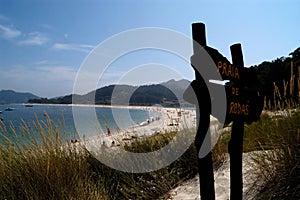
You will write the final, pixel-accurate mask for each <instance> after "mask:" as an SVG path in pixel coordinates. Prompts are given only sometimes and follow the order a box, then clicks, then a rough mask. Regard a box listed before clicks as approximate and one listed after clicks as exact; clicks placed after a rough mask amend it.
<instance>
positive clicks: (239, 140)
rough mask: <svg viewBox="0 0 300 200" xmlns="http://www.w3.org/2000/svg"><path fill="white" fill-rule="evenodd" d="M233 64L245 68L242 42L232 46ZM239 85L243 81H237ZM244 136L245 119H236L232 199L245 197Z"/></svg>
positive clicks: (232, 141) (231, 144)
mask: <svg viewBox="0 0 300 200" xmlns="http://www.w3.org/2000/svg"><path fill="white" fill-rule="evenodd" d="M230 50H231V57H232V64H233V65H234V66H236V67H238V68H239V69H241V70H240V71H242V68H244V61H243V54H242V48H241V45H240V44H235V45H232V46H231V47H230ZM237 84H238V85H239V84H241V83H237ZM243 137H244V121H243V120H237V119H236V120H234V121H233V124H232V131H231V139H230V142H229V145H228V152H229V154H230V199H231V200H242V199H243V173H242V159H243Z"/></svg>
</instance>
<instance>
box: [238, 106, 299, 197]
mask: <svg viewBox="0 0 300 200" xmlns="http://www.w3.org/2000/svg"><path fill="white" fill-rule="evenodd" d="M244 150H245V151H256V153H255V154H254V155H253V156H252V161H253V163H254V165H255V172H256V173H257V177H260V179H261V181H262V182H263V184H262V187H261V190H260V192H258V195H257V196H256V198H257V199H300V185H299V181H300V112H299V111H298V112H295V113H294V114H293V115H289V116H285V117H270V116H268V115H262V117H261V119H260V120H259V121H258V122H256V123H253V124H252V125H250V126H247V127H246V128H245V139H244ZM257 150H260V151H257Z"/></svg>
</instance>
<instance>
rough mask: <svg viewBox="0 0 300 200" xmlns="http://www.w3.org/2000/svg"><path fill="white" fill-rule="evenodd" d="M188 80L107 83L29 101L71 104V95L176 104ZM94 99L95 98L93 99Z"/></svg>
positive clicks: (99, 100)
mask: <svg viewBox="0 0 300 200" xmlns="http://www.w3.org/2000/svg"><path fill="white" fill-rule="evenodd" d="M189 84H190V82H189V81H188V80H184V79H182V80H178V81H175V80H169V81H167V82H164V83H161V84H152V85H143V86H139V87H137V86H130V85H109V86H105V87H102V88H99V89H97V90H96V91H92V92H89V93H88V94H85V95H76V94H75V95H73V96H72V95H67V96H64V97H59V98H55V99H47V98H42V99H31V100H29V101H28V102H29V103H54V104H71V103H72V97H73V98H74V99H76V102H73V103H81V104H92V103H96V104H105V105H110V104H111V103H112V104H114V105H128V103H129V104H130V105H153V104H161V105H166V106H178V105H179V103H183V98H182V97H183V93H184V91H185V90H186V88H187V87H188V85H189ZM94 99H95V100H94Z"/></svg>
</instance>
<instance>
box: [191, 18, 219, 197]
mask: <svg viewBox="0 0 300 200" xmlns="http://www.w3.org/2000/svg"><path fill="white" fill-rule="evenodd" d="M192 32H193V40H194V41H195V42H197V43H198V44H195V43H194V55H193V56H197V54H198V53H199V51H200V49H199V47H201V46H202V47H204V46H206V37H205V25H204V24H203V23H194V24H192ZM199 45H200V46H199ZM192 65H193V63H192ZM195 76H196V81H194V82H193V83H192V87H193V89H194V91H195V93H196V96H197V99H198V105H196V107H197V122H198V123H197V124H198V129H197V134H196V137H195V146H196V149H197V155H198V157H197V158H198V172H199V179H200V196H201V200H214V199H215V188H214V174H213V163H212V154H211V152H210V153H209V154H207V155H206V156H205V157H203V158H199V152H200V148H201V146H202V144H203V141H204V138H205V136H206V134H207V130H208V128H209V124H210V114H211V99H210V95H209V91H208V88H207V85H206V83H205V81H204V80H203V78H202V77H201V75H200V73H199V72H198V71H197V70H195ZM200 111H201V112H200ZM200 116H201V117H200ZM200 119H201V120H200ZM209 141H210V138H209ZM206 148H210V147H206Z"/></svg>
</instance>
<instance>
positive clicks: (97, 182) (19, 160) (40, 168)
mask: <svg viewBox="0 0 300 200" xmlns="http://www.w3.org/2000/svg"><path fill="white" fill-rule="evenodd" d="M299 122H300V113H299V112H295V113H294V114H293V115H291V116H288V117H276V118H272V117H270V116H268V115H262V117H261V119H260V120H259V121H258V122H255V123H253V124H251V125H246V127H245V137H244V152H249V151H258V150H259V151H260V152H263V153H258V154H256V155H255V154H254V156H253V158H252V159H253V161H254V162H255V163H256V164H255V166H258V167H257V169H256V170H255V171H256V173H258V175H259V177H260V178H261V179H263V182H264V185H263V186H262V188H261V191H260V192H259V194H258V195H257V198H258V199H280V198H281V199H295V198H296V199H297V198H298V197H299V191H300V188H299V184H298V183H299V180H300V175H299V174H300V173H299V168H300V167H299V160H300V153H299V149H300V148H299V144H300V141H299V140H300V128H299ZM0 123H1V122H0ZM9 129H10V131H11V132H13V133H14V135H15V137H17V138H16V139H14V140H13V141H12V140H10V139H9V138H7V137H6V136H5V135H7V132H8V130H9ZM18 129H19V130H20V131H21V132H22V134H21V136H19V135H18V134H17V133H16V132H17V131H16V128H15V127H14V126H13V125H12V124H11V125H10V127H6V126H5V125H4V124H3V123H1V125H0V135H1V141H2V142H1V143H0V199H104V200H105V199H159V198H161V199H167V198H168V196H167V195H166V194H167V193H168V191H169V190H170V189H172V188H174V187H176V186H177V185H178V184H180V183H181V182H183V181H184V180H187V179H189V178H192V177H194V176H195V175H196V174H197V173H198V171H197V170H198V169H197V153H196V149H195V147H194V145H191V146H190V147H189V148H188V149H187V151H186V152H185V153H184V154H183V155H182V156H181V157H180V158H178V159H177V160H176V161H175V162H173V163H172V164H171V165H169V166H167V167H164V168H162V169H160V170H157V171H153V172H148V173H127V172H122V171H118V170H114V169H112V168H110V167H108V166H106V165H104V164H102V163H101V162H99V161H98V160H97V159H95V158H94V157H93V156H92V155H91V154H90V153H89V152H88V151H87V150H86V149H85V147H84V146H81V145H80V144H78V143H77V144H73V143H71V142H70V143H69V142H64V141H63V140H62V136H61V135H60V133H59V132H58V129H57V128H56V126H55V124H53V123H52V122H51V120H49V119H47V120H46V121H44V122H41V121H40V120H38V119H36V122H35V123H34V127H29V125H28V124H26V122H24V123H23V125H22V127H19V128H18ZM32 131H33V132H34V134H33V133H32ZM36 134H38V137H37V135H36ZM177 135H178V133H176V132H173V133H166V134H161V135H156V136H154V137H150V138H148V139H146V140H136V141H135V142H134V144H132V145H129V146H126V147H125V148H126V150H127V151H132V152H151V151H155V150H157V149H160V148H161V147H162V146H165V145H166V144H168V143H169V141H170V140H171V139H173V138H174V137H176V136H177ZM18 137H19V138H18ZM23 137H24V138H25V137H26V138H29V139H28V141H27V142H26V144H22V143H21V141H23V139H24V138H23ZM37 138H39V139H37ZM229 139H230V133H229V132H227V133H224V134H223V135H222V136H221V137H220V138H219V141H218V143H217V144H216V145H215V147H214V149H213V159H214V166H215V168H217V167H219V166H221V165H222V163H223V162H224V161H225V160H226V159H227V158H226V152H227V145H228V141H229ZM276 197H280V198H276ZM284 197H285V198H284Z"/></svg>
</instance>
